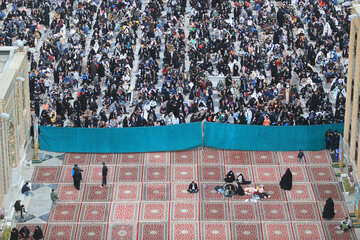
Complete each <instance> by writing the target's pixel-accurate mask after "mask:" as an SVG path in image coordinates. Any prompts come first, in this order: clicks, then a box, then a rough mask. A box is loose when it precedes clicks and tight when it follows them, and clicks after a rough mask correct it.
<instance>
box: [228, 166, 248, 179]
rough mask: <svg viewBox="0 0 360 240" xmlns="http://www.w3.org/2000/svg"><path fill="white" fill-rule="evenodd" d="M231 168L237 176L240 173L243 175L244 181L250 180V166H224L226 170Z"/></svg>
mask: <svg viewBox="0 0 360 240" xmlns="http://www.w3.org/2000/svg"><path fill="white" fill-rule="evenodd" d="M230 170H232V171H233V172H234V174H235V178H237V177H238V176H239V175H240V173H241V174H242V175H243V176H244V178H245V179H246V181H252V173H250V172H251V166H226V172H227V173H228V172H229V171H230Z"/></svg>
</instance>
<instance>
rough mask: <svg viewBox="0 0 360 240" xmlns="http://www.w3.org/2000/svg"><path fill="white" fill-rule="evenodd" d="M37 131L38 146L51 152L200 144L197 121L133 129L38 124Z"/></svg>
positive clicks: (144, 149) (159, 148)
mask: <svg viewBox="0 0 360 240" xmlns="http://www.w3.org/2000/svg"><path fill="white" fill-rule="evenodd" d="M40 132H41V134H40V149H41V150H46V151H53V152H84V153H126V152H157V151H177V150H186V149H192V148H196V147H199V146H202V129H201V122H198V123H188V124H179V125H172V126H159V127H137V128H58V127H44V126H41V127H40Z"/></svg>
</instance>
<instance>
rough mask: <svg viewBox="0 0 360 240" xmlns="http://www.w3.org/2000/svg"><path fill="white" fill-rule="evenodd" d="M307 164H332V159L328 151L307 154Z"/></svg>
mask: <svg viewBox="0 0 360 240" xmlns="http://www.w3.org/2000/svg"><path fill="white" fill-rule="evenodd" d="M305 157H306V161H307V164H326V165H330V164H331V162H332V161H331V158H330V155H329V152H328V151H327V150H323V151H317V152H311V151H309V152H305Z"/></svg>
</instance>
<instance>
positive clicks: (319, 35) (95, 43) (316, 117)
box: [0, 0, 350, 128]
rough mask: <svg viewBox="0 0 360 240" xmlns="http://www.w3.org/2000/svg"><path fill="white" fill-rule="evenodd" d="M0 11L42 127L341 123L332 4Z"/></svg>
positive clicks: (127, 4)
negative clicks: (23, 50)
mask: <svg viewBox="0 0 360 240" xmlns="http://www.w3.org/2000/svg"><path fill="white" fill-rule="evenodd" d="M1 9H2V12H1V14H0V18H2V19H3V27H2V30H1V32H0V45H4V46H10V45H12V44H13V43H15V42H19V41H22V42H23V43H24V45H25V46H27V47H29V60H30V73H29V79H30V80H29V81H30V82H29V87H30V100H31V108H32V110H33V116H34V117H35V116H37V117H39V121H40V124H41V125H44V126H61V127H86V128H107V127H109V128H115V127H136V126H158V125H171V124H179V123H186V122H196V121H203V120H205V121H211V122H221V123H233V124H256V125H266V126H268V125H310V124H325V123H336V122H342V121H343V118H344V109H345V107H344V105H345V97H346V89H345V86H346V74H347V64H348V62H347V59H346V58H347V57H348V51H349V46H348V42H349V29H350V22H349V21H348V18H349V15H350V9H349V8H347V7H345V6H341V5H339V4H334V3H333V2H331V1H321V2H318V1H314V0H309V1H302V0H293V1H291V4H289V3H288V1H286V4H282V3H281V2H276V4H274V2H272V1H269V0H256V1H254V2H251V3H249V2H247V1H239V0H223V1H219V0H198V1H195V0H188V1H187V0H171V1H163V0H154V1H145V2H143V1H140V0H123V1H117V0H109V1H93V0H79V1H76V2H75V1H71V0H62V1H52V0H48V1H42V0H36V1H17V2H16V3H8V6H6V4H5V5H4V2H3V4H2V5H1ZM5 9H8V10H5ZM325 13H326V14H325ZM214 79H215V80H214Z"/></svg>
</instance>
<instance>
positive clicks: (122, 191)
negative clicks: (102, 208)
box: [114, 183, 141, 201]
mask: <svg viewBox="0 0 360 240" xmlns="http://www.w3.org/2000/svg"><path fill="white" fill-rule="evenodd" d="M140 190H141V186H140V184H135V183H134V184H131V183H128V184H126V183H125V184H116V185H115V194H114V201H129V200H139V199H140Z"/></svg>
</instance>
